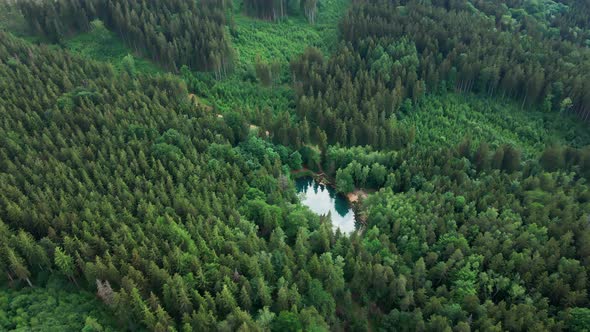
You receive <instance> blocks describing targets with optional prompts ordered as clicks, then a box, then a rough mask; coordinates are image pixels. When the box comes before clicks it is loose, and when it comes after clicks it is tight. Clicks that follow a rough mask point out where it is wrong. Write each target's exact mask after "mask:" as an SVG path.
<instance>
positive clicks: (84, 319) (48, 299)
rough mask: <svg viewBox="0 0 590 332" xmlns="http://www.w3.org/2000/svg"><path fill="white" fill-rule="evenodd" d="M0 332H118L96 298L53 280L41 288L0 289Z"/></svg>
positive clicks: (109, 314)
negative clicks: (17, 331) (1, 331)
mask: <svg viewBox="0 0 590 332" xmlns="http://www.w3.org/2000/svg"><path fill="white" fill-rule="evenodd" d="M0 329H1V330H4V331H12V330H19V331H64V332H65V331H72V332H73V331H85V332H91V331H92V332H108V331H119V330H120V329H119V328H118V327H117V325H116V324H115V322H114V321H113V319H112V318H111V312H110V311H109V310H107V308H106V307H105V306H104V305H103V304H102V303H100V302H99V301H98V300H97V299H96V297H95V296H94V295H93V294H91V293H88V292H86V291H81V290H80V289H77V288H75V287H72V286H71V285H67V284H65V283H64V282H61V281H59V280H57V279H52V280H50V281H49V283H48V284H47V286H45V287H35V288H19V289H13V288H6V287H2V288H0Z"/></svg>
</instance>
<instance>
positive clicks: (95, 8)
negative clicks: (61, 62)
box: [17, 0, 233, 76]
mask: <svg viewBox="0 0 590 332" xmlns="http://www.w3.org/2000/svg"><path fill="white" fill-rule="evenodd" d="M17 5H18V6H19V8H20V10H21V11H22V12H23V14H24V16H25V18H26V20H27V21H28V22H29V24H30V26H31V27H32V28H33V30H34V31H36V32H37V33H39V34H41V35H43V36H45V37H47V38H48V39H49V40H51V41H53V42H59V41H62V40H63V39H64V38H67V37H68V36H71V35H73V34H75V33H79V32H84V31H88V30H89V29H90V28H91V25H90V22H91V21H92V20H94V19H100V20H102V21H104V22H105V24H106V26H107V27H108V28H109V29H111V30H112V31H114V32H116V33H117V34H118V35H119V36H120V37H121V39H123V41H124V42H125V43H126V44H127V45H128V46H129V47H130V48H131V49H132V50H133V51H135V52H137V53H138V54H140V55H143V56H146V57H148V58H150V59H152V60H154V61H156V62H157V63H159V64H161V65H162V66H164V67H165V68H167V69H169V70H172V71H178V70H179V69H180V67H181V66H182V65H187V66H189V67H191V68H193V69H197V70H208V71H214V72H215V73H217V75H218V76H222V75H224V74H225V73H226V72H227V71H229V70H230V69H231V68H232V62H233V51H232V49H231V46H230V44H229V40H228V38H227V36H226V33H225V26H226V25H227V24H229V23H230V22H228V21H227V16H226V11H227V10H228V8H227V6H230V5H231V2H228V1H210V0H203V1H199V3H198V4H197V2H196V1H190V0H174V1H109V0H92V1H84V2H80V1H70V0H59V1H33V0H25V1H18V2H17Z"/></svg>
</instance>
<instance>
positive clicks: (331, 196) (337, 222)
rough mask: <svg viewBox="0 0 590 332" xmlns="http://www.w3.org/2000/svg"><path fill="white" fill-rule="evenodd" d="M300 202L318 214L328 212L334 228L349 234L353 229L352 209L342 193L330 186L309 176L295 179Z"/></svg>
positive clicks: (353, 216)
mask: <svg viewBox="0 0 590 332" xmlns="http://www.w3.org/2000/svg"><path fill="white" fill-rule="evenodd" d="M295 185H296V187H297V194H298V195H299V199H300V200H301V204H303V205H305V206H307V207H309V209H310V210H311V211H313V212H315V213H316V214H319V215H327V214H328V213H330V216H331V219H332V226H333V227H334V229H336V228H339V229H340V231H342V232H343V233H346V234H350V233H352V232H353V231H354V230H355V215H354V210H353V209H352V207H351V206H350V204H349V203H348V200H347V199H346V197H344V196H343V195H341V194H339V193H337V192H336V190H334V188H332V187H330V186H326V185H323V184H321V183H318V182H317V181H315V180H314V179H313V178H311V177H301V178H299V179H296V180H295Z"/></svg>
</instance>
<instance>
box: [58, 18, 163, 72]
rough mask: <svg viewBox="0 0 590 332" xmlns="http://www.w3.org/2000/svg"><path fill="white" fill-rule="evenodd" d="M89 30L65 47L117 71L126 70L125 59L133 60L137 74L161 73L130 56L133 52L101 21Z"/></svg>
mask: <svg viewBox="0 0 590 332" xmlns="http://www.w3.org/2000/svg"><path fill="white" fill-rule="evenodd" d="M90 25H91V29H90V30H89V31H87V32H83V33H80V34H77V35H75V36H73V37H71V38H68V39H66V40H65V41H64V44H65V47H66V48H67V49H68V50H70V51H72V52H74V53H77V54H80V55H82V56H85V57H88V58H89V59H93V60H98V61H103V62H108V63H110V64H112V65H113V66H114V67H115V68H116V69H118V70H126V67H125V62H126V61H125V58H127V59H128V60H127V61H129V60H133V62H134V65H135V68H136V69H137V71H138V72H141V73H145V74H157V73H161V72H162V69H160V68H159V67H158V66H156V65H155V64H153V63H152V62H150V61H148V60H145V59H143V58H139V57H135V56H133V55H131V54H132V53H133V52H132V51H131V49H130V48H128V47H127V46H125V44H124V43H123V41H122V40H121V39H120V38H119V37H118V36H117V35H116V34H115V33H114V32H111V31H109V30H108V29H107V28H106V27H105V26H104V24H103V23H102V22H101V21H98V20H96V21H93V22H91V23H90Z"/></svg>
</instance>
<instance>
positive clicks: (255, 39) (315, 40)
mask: <svg viewBox="0 0 590 332" xmlns="http://www.w3.org/2000/svg"><path fill="white" fill-rule="evenodd" d="M349 4H350V0H325V1H320V3H319V6H318V18H317V22H316V24H313V25H312V24H309V22H307V20H306V19H305V17H303V16H302V15H295V16H293V15H292V16H289V18H287V19H285V20H282V21H280V22H269V21H264V20H259V19H255V18H251V17H248V16H245V15H243V14H241V13H240V9H241V4H240V3H239V2H238V1H236V2H235V4H234V8H236V11H237V14H236V15H235V17H234V21H235V27H234V29H233V30H232V33H231V37H232V45H233V47H234V49H235V50H236V53H237V58H238V65H241V66H243V65H249V64H253V63H255V61H256V57H257V56H260V58H261V59H262V60H264V61H276V62H279V63H288V62H289V61H290V59H292V58H293V56H296V55H298V54H301V53H302V52H303V51H304V50H305V49H306V48H307V47H310V46H311V47H317V48H319V49H321V50H323V51H324V52H325V53H326V54H327V53H328V52H329V51H330V50H331V49H332V46H333V45H334V44H335V43H336V40H337V25H338V24H337V23H338V20H339V19H340V17H341V16H342V15H343V14H344V13H345V11H346V9H347V8H348V5H349Z"/></svg>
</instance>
